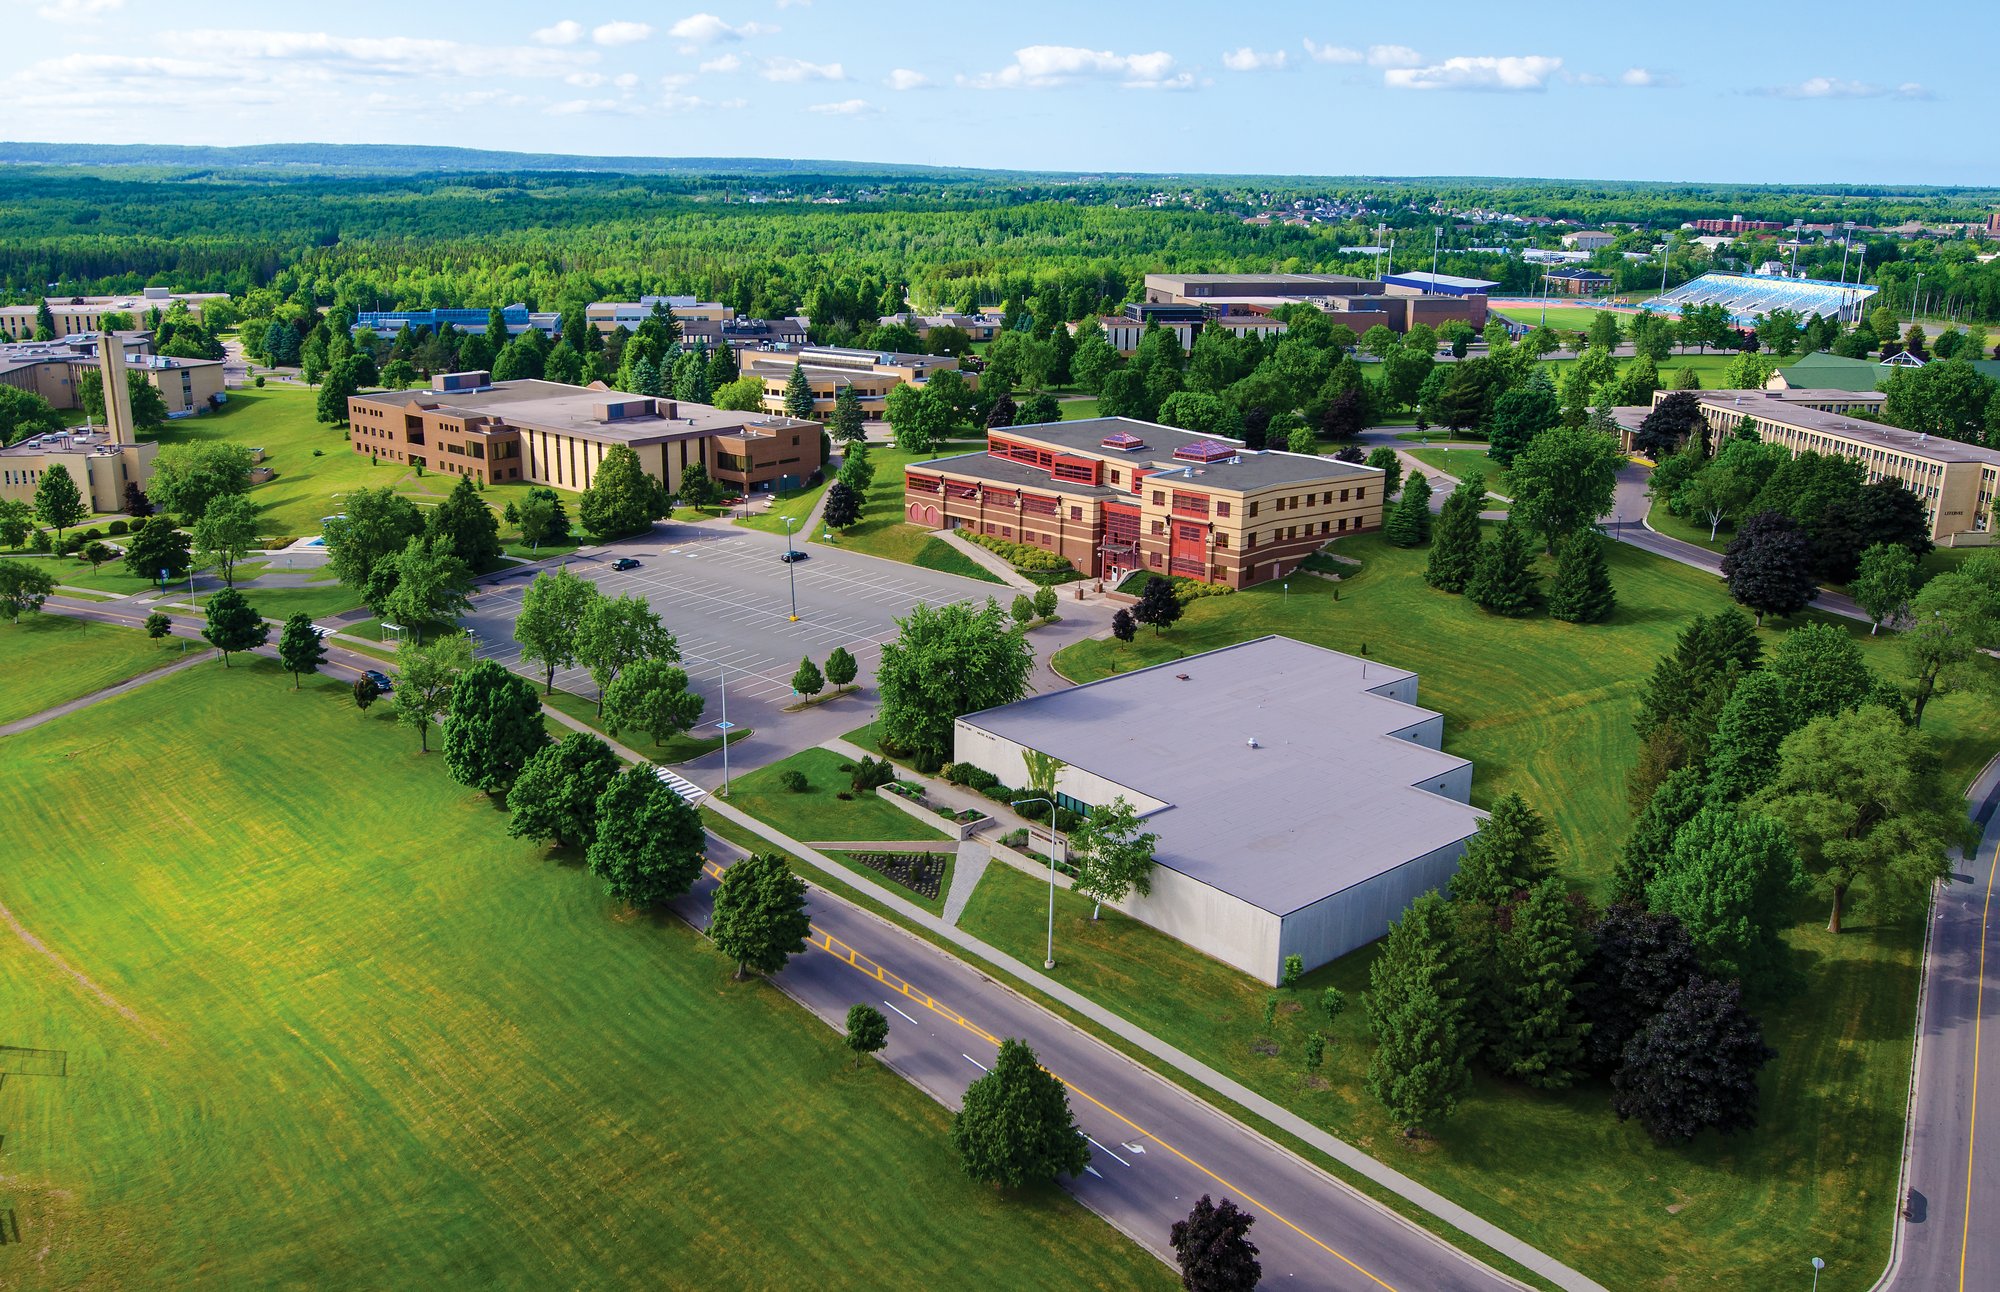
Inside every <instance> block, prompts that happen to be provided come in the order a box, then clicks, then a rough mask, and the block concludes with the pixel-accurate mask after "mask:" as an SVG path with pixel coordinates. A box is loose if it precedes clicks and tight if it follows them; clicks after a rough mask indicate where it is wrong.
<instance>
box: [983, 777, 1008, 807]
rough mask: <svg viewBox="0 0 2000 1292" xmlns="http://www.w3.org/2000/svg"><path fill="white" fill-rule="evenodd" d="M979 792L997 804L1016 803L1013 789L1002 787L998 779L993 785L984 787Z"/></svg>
mask: <svg viewBox="0 0 2000 1292" xmlns="http://www.w3.org/2000/svg"><path fill="white" fill-rule="evenodd" d="M979 792H980V793H981V794H984V795H985V796H986V797H987V798H989V799H992V800H993V801H994V802H995V803H1012V802H1013V801H1014V791H1013V789H1012V787H1010V786H1006V785H1002V784H1001V783H1000V782H999V781H998V780H997V779H996V780H995V781H994V782H993V783H992V784H991V785H987V786H984V787H982V788H981V789H980V791H979Z"/></svg>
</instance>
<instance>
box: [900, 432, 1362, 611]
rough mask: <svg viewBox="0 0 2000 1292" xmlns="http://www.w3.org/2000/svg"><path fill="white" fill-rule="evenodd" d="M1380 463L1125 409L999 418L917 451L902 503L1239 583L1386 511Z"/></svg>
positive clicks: (1049, 543)
mask: <svg viewBox="0 0 2000 1292" xmlns="http://www.w3.org/2000/svg"><path fill="white" fill-rule="evenodd" d="M1382 481H1383V472H1382V471H1381V470H1380V469H1379V468H1376V467H1370V466H1363V465H1361V464H1359V463H1351V462H1341V461H1339V460H1338V459H1335V458H1325V457H1315V456H1310V455H1306V454H1299V453H1284V452H1278V451H1275V450H1265V451H1263V452H1252V451H1250V450H1248V449H1245V448H1244V447H1243V445H1242V442H1241V441H1238V440H1228V439H1222V438H1220V437H1216V436H1207V435H1198V434H1195V433H1194V432H1192V431H1182V430H1177V429H1175V428H1173V427H1171V426H1156V425H1154V424H1153V423H1151V422H1141V421H1135V420H1133V419H1131V418H1125V417H1099V418H1091V419H1089V420H1087V421H1077V422H1045V423H1041V424H1039V425H1033V426H1009V427H1005V428H1002V429H997V430H992V431H988V432H987V435H986V451H985V452H984V453H966V454H961V455H959V456H957V457H949V458H936V459H933V460H931V461H928V462H920V463H913V464H912V465H910V466H909V467H906V468H905V469H904V472H903V490H904V500H903V501H904V508H903V509H904V516H905V518H906V519H907V520H909V522H910V523H911V524H914V525H922V526H924V527H926V528H929V529H965V530H968V531H970V532H972V533H977V534H989V535H992V536H994V537H996V538H1002V539H1006V540H1008V541H1010V542H1016V543H1026V544H1029V545H1030V546H1034V547H1039V548H1043V549H1045V550H1047V551H1050V552H1054V553H1056V554H1058V555H1060V556H1062V557H1064V558H1065V559H1066V560H1068V561H1069V563H1070V564H1071V565H1073V566H1075V567H1076V568H1077V569H1079V570H1082V571H1083V572H1084V573H1085V574H1088V575H1092V576H1094V577H1096V578H1101V579H1105V580H1107V581H1116V580H1118V579H1121V578H1123V577H1124V576H1126V575H1127V574H1131V573H1134V572H1135V571H1139V570H1148V571H1154V572H1157V573H1160V574H1170V575H1179V576H1181V577H1183V578H1189V579H1196V580H1199V581H1201V582H1204V583H1220V584H1224V585H1226V586H1228V587H1232V588H1241V587H1247V586H1249V585H1250V584H1253V583H1262V582H1265V581H1267V580H1270V579H1275V578H1280V577H1282V576H1284V575H1286V574H1290V573H1291V572H1292V571H1293V570H1296V569H1297V568H1298V566H1299V562H1301V561H1303V560H1305V558H1306V557H1308V556H1311V555H1312V554H1313V553H1314V552H1316V551H1318V550H1319V549H1320V548H1322V547H1325V546H1326V545H1327V544H1328V543H1330V542H1332V541H1333V540H1334V539H1336V538H1339V537H1340V536H1342V535H1344V534H1358V533H1362V532H1364V531H1366V530H1371V529H1378V528H1380V527H1381V524H1382V501H1383V500H1382Z"/></svg>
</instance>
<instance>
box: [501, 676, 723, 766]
mask: <svg viewBox="0 0 2000 1292" xmlns="http://www.w3.org/2000/svg"><path fill="white" fill-rule="evenodd" d="M539 680H540V679H537V681H539ZM538 690H539V688H538ZM542 703H543V704H546V705H547V706H548V707H550V708H551V709H558V710H561V711H562V712H563V713H566V714H568V715H569V716H570V717H572V718H575V719H576V720H577V721H579V722H581V723H583V724H584V725H585V726H587V727H589V728H590V729H591V730H593V731H595V732H597V733H598V734H599V735H602V736H609V737H610V738H611V739H613V740H616V741H618V742H619V743H621V744H623V745H625V746H626V747H627V748H629V749H631V750H632V751H633V752H635V753H639V754H643V755H645V756H646V757H647V758H650V759H652V760H653V761H654V762H655V763H658V764H660V765H661V766H669V765H671V764H674V763H685V762H692V761H693V760H694V759H697V758H700V757H702V756H704V755H706V754H712V753H714V752H715V751H716V750H718V749H720V748H722V736H721V734H720V733H717V734H715V735H712V736H698V735H694V734H692V733H689V732H685V731H683V732H681V733H680V734H679V735H677V736H673V737H670V738H669V739H668V740H667V741H666V742H665V743H664V744H662V743H657V742H655V741H654V739H653V738H652V737H651V736H649V735H647V734H646V733H645V732H643V731H627V732H625V733H623V734H622V735H619V734H614V733H613V732H612V731H611V730H610V729H609V728H607V727H606V726H605V725H604V719H603V718H601V717H600V716H598V712H597V703H596V701H594V700H586V699H584V698H583V697H582V696H580V695H571V694H570V693H569V692H568V691H557V692H555V693H554V694H551V695H543V696H542ZM706 729H707V728H704V730H706ZM749 735H750V728H748V727H743V728H740V729H738V730H735V731H732V732H731V733H730V743H731V744H742V743H743V741H744V739H745V738H747V737H748V736H749Z"/></svg>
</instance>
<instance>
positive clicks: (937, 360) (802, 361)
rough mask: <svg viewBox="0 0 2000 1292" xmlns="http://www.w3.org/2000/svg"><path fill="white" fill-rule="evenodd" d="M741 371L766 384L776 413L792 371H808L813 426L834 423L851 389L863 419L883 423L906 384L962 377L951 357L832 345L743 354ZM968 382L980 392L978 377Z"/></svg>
mask: <svg viewBox="0 0 2000 1292" xmlns="http://www.w3.org/2000/svg"><path fill="white" fill-rule="evenodd" d="M736 366H737V368H738V370H739V371H741V372H742V374H743V375H744V376H746V377H756V378H758V379H759V380H761V381H762V382H763V383H764V407H765V408H766V409H768V410H770V411H771V412H773V413H782V412H784V411H785V387H786V385H787V384H788V383H789V382H790V381H791V379H792V369H794V368H804V369H805V374H806V384H807V385H808V386H810V387H811V388H812V396H813V412H812V415H813V418H814V420H816V421H821V422H825V421H829V420H831V419H832V417H833V401H834V400H835V398H837V397H838V396H839V394H840V391H841V389H842V388H843V387H846V388H849V389H852V390H853V391H854V396H855V398H856V399H857V400H858V401H860V404H861V415H862V416H863V417H866V418H868V419H869V420H871V421H880V420H882V417H883V414H884V411H885V409H886V407H887V404H888V399H889V392H890V391H892V390H894V389H895V388H896V387H898V386H900V385H902V384H904V383H905V382H909V383H912V384H914V385H918V386H921V385H923V384H924V383H925V382H927V381H929V380H930V379H931V377H932V376H934V375H935V374H937V373H940V372H943V371H945V370H946V369H951V370H953V371H957V370H958V360H957V359H956V358H955V357H953V356H951V355H948V354H897V353H894V352H892V351H887V350H854V349H847V348H844V347H840V346H829V345H808V346H799V347H797V348H792V347H787V346H770V347H768V348H759V349H755V350H745V351H742V352H740V353H739V354H738V355H737V358H736ZM963 376H964V377H965V384H966V385H967V386H970V387H973V388H975V389H976V388H977V387H978V385H979V378H978V376H977V375H975V374H973V373H969V372H968V373H964V374H963Z"/></svg>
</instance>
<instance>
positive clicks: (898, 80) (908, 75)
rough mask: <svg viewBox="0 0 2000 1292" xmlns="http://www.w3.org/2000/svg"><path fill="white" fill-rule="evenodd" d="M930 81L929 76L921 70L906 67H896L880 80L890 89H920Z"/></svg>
mask: <svg viewBox="0 0 2000 1292" xmlns="http://www.w3.org/2000/svg"><path fill="white" fill-rule="evenodd" d="M930 83H931V78H930V77H928V76H925V75H924V74H923V73H922V72H913V71H911V70H910V69H909V68H907V67H899V68H897V69H896V70H895V71H893V72H891V73H889V75H888V76H886V77H884V78H883V80H882V84H884V85H886V86H888V87H889V88H890V89H892V90H921V89H923V88H924V87H925V86H926V85H929V84H930Z"/></svg>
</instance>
